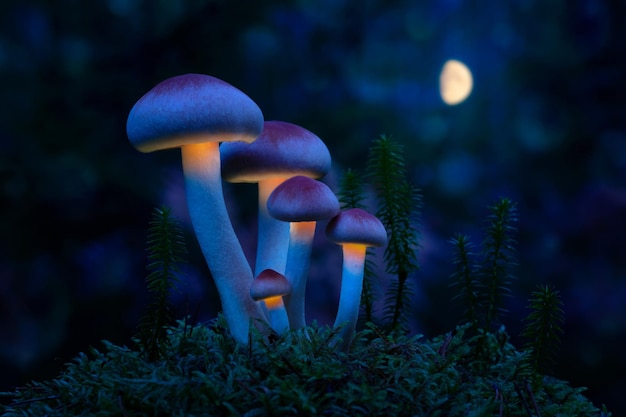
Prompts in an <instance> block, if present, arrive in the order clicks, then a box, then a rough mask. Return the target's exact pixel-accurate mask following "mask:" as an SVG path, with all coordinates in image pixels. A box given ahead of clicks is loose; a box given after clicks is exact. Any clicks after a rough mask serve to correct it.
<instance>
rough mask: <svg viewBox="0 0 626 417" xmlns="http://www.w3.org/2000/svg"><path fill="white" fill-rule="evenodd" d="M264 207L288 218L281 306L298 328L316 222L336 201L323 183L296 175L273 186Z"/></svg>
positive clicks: (332, 212) (329, 212)
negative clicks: (286, 288)
mask: <svg viewBox="0 0 626 417" xmlns="http://www.w3.org/2000/svg"><path fill="white" fill-rule="evenodd" d="M267 209H268V211H269V214H270V216H272V217H274V218H276V219H278V220H282V221H285V222H290V223H289V225H290V226H289V235H290V236H289V250H288V253H287V266H286V268H285V276H286V277H287V279H288V280H289V282H290V283H291V294H290V295H288V296H286V297H285V308H286V309H287V314H288V316H289V325H290V326H291V328H292V329H301V328H303V327H304V326H305V325H306V321H305V315H304V298H305V297H304V296H305V292H306V280H307V274H308V271H309V263H310V257H311V244H312V242H313V237H314V235H315V226H316V222H317V221H318V220H324V219H330V218H331V217H333V216H335V215H336V214H337V213H338V212H339V201H338V200H337V197H336V196H335V194H333V192H332V191H331V190H330V188H328V186H326V185H325V184H324V183H322V182H320V181H316V180H314V179H311V178H308V177H304V176H301V175H298V176H295V177H293V178H290V179H288V180H286V181H285V182H283V183H282V184H280V185H279V186H278V187H276V189H275V190H274V192H273V193H272V194H270V197H269V199H268V200H267Z"/></svg>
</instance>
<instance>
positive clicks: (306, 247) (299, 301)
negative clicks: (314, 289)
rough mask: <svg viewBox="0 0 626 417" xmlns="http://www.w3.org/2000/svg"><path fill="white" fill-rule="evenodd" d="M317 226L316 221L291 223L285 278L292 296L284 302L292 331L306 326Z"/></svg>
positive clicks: (285, 298) (287, 296)
mask: <svg viewBox="0 0 626 417" xmlns="http://www.w3.org/2000/svg"><path fill="white" fill-rule="evenodd" d="M315 225H316V222H314V221H308V222H291V223H290V228H289V236H290V237H289V250H288V252H287V266H286V267H285V277H286V278H287V279H288V280H289V282H290V283H291V294H289V295H286V296H285V297H284V300H285V308H286V309H287V315H288V316H289V325H290V327H291V329H301V328H303V327H305V326H306V320H305V314H304V299H305V293H306V281H307V275H308V272H309V265H310V260H311V246H312V243H313V237H314V235H315Z"/></svg>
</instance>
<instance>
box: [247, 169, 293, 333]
mask: <svg viewBox="0 0 626 417" xmlns="http://www.w3.org/2000/svg"><path fill="white" fill-rule="evenodd" d="M284 180H285V178H268V179H265V180H261V181H259V183H258V189H259V220H258V222H259V231H258V243H257V250H256V261H255V267H254V275H255V276H257V275H259V274H260V273H261V272H262V271H264V270H266V269H273V270H274V271H276V272H279V273H281V274H283V275H284V274H285V267H286V265H287V251H288V248H289V223H287V222H283V221H280V220H276V219H275V218H273V217H272V216H270V215H269V212H268V210H267V199H268V198H269V196H270V194H271V193H272V191H274V189H275V188H276V187H277V186H279V185H280V184H281V183H282V182H283V181H284ZM261 305H262V306H263V310H264V311H265V313H266V314H267V318H268V320H269V322H270V326H271V327H272V329H274V330H275V331H276V332H277V333H278V334H282V333H284V332H285V331H287V330H289V318H288V317H287V310H286V309H285V305H284V304H283V302H282V298H281V302H280V305H276V306H274V307H273V308H269V306H268V305H267V302H265V301H261Z"/></svg>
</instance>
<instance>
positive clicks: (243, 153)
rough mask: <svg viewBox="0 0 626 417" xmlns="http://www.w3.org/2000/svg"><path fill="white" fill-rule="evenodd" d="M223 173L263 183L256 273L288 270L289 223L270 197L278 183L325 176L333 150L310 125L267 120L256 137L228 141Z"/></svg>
mask: <svg viewBox="0 0 626 417" xmlns="http://www.w3.org/2000/svg"><path fill="white" fill-rule="evenodd" d="M220 153H221V158H222V178H223V179H224V180H226V181H228V182H234V183H237V182H249V183H258V189H259V197H258V199H259V218H258V222H259V232H258V245H257V254H256V264H255V274H256V275H258V274H259V273H261V271H263V270H265V269H268V268H271V269H274V270H275V271H278V272H280V273H284V272H285V264H286V262H287V246H288V244H289V223H285V222H282V221H280V220H276V219H274V218H273V217H271V216H270V215H269V213H268V212H267V199H268V197H269V195H270V194H271V193H272V191H274V189H275V188H276V186H278V185H279V184H281V183H282V182H283V181H284V180H286V179H288V178H291V177H294V176H296V175H304V176H307V177H310V178H320V177H322V176H324V175H325V174H326V173H327V172H328V171H329V170H330V163H331V158H330V153H329V152H328V148H327V147H326V145H325V144H324V142H322V140H321V139H320V138H319V137H317V136H316V135H314V134H313V133H311V132H310V131H308V130H306V129H304V128H302V127H300V126H297V125H294V124H291V123H287V122H281V121H276V120H273V121H267V122H265V123H264V125H263V132H262V133H261V135H260V136H259V137H258V138H257V140H256V141H254V142H252V143H250V144H247V143H243V142H230V143H223V144H222V145H221V147H220Z"/></svg>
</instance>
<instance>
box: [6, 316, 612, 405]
mask: <svg viewBox="0 0 626 417" xmlns="http://www.w3.org/2000/svg"><path fill="white" fill-rule="evenodd" d="M468 327H469V325H464V326H459V327H457V329H456V330H455V331H453V332H451V333H449V334H446V335H443V336H440V337H436V338H434V339H432V340H426V339H425V338H423V337H421V336H419V335H418V336H403V335H398V334H393V335H389V334H386V333H384V332H383V331H381V330H380V329H379V328H377V327H375V326H374V325H371V324H370V325H367V326H366V328H365V329H364V330H362V331H360V332H358V333H357V337H356V340H355V342H354V344H353V347H352V349H351V351H350V352H349V353H347V354H345V353H341V352H336V351H335V349H334V348H332V346H331V341H332V340H333V338H334V337H335V332H334V331H333V330H331V329H329V328H328V327H326V326H316V325H314V326H311V327H308V328H306V329H304V330H302V331H291V332H288V333H287V334H286V335H284V336H282V337H280V338H278V337H263V336H261V335H258V334H254V335H253V336H252V340H251V343H250V344H249V345H248V346H241V345H238V344H236V343H235V342H234V341H233V340H232V339H231V337H230V336H229V335H228V332H227V331H226V330H225V328H224V323H223V321H222V320H221V319H218V320H216V321H214V322H212V323H210V325H208V326H206V325H196V326H194V327H190V326H188V325H187V324H186V323H183V322H179V323H178V326H177V327H174V328H171V329H169V331H168V337H169V343H167V344H166V345H165V346H167V351H166V352H165V356H164V357H163V359H161V360H160V361H156V362H151V361H148V360H146V359H145V356H144V355H142V354H141V352H140V350H138V349H130V348H127V347H122V346H116V345H113V344H111V343H108V342H103V349H99V350H96V349H92V350H91V352H90V353H89V354H81V355H79V356H78V357H77V358H76V359H75V361H74V362H72V363H70V364H68V365H67V366H66V368H65V370H64V371H63V373H62V374H61V375H60V376H59V377H58V378H56V379H54V380H51V381H46V382H33V383H31V384H29V385H28V386H26V387H22V388H19V389H17V390H16V391H15V392H11V393H3V394H2V396H3V397H4V402H5V403H6V402H8V403H10V404H8V405H6V406H1V407H0V411H2V415H3V416H18V415H19V416H25V415H26V416H42V415H48V416H66V415H72V416H98V415H102V416H108V415H119V416H126V415H128V416H131V415H132V416H190V415H193V416H200V415H235V416H237V415H242V416H243V415H246V416H272V415H276V416H289V415H294V416H295V415H298V416H306V415H311V416H319V415H333V416H343V415H345V416H358V415H385V416H414V415H418V416H456V415H463V416H492V415H502V416H531V415H532V416H534V415H539V413H540V415H541V416H544V417H545V416H557V415H560V416H601V415H605V416H608V415H610V414H609V413H606V410H605V411H601V410H599V409H598V408H596V407H595V406H594V405H593V404H592V403H591V402H590V401H588V400H587V399H586V398H585V397H584V396H583V395H582V392H583V391H584V388H572V387H570V386H569V385H568V384H567V383H566V382H564V381H560V380H557V379H554V378H550V377H541V378H531V376H532V372H533V371H532V370H531V368H529V367H528V366H526V365H525V364H527V363H528V361H527V358H526V356H527V353H525V352H522V351H519V350H517V349H516V348H515V347H514V346H513V345H511V344H510V343H509V341H508V336H507V334H506V332H505V331H504V329H500V330H499V331H498V332H496V333H484V332H482V331H479V332H478V333H477V334H476V335H474V336H471V337H469V336H467V334H468V333H466V330H467V329H468ZM531 380H533V381H536V382H533V383H532V384H531V382H530V381H531Z"/></svg>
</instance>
